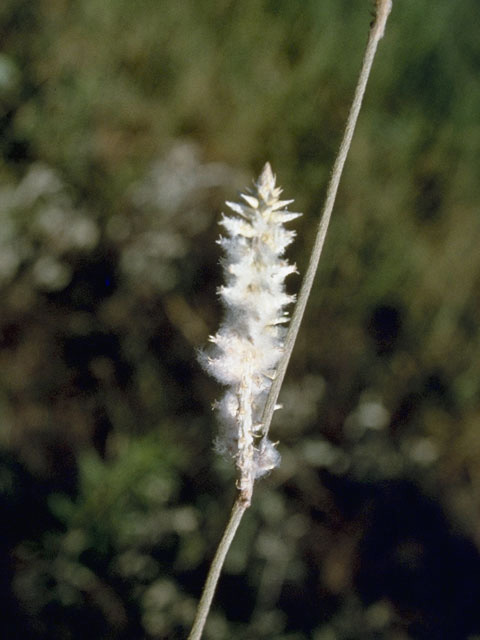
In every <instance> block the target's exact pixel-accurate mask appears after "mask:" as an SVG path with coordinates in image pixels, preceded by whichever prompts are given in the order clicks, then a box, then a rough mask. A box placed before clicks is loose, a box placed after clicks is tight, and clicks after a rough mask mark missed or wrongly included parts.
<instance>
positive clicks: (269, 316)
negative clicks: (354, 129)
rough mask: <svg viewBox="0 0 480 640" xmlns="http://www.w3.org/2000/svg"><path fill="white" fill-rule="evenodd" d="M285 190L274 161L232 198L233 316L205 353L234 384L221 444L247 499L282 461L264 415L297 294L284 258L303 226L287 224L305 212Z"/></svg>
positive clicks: (222, 415)
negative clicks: (289, 285)
mask: <svg viewBox="0 0 480 640" xmlns="http://www.w3.org/2000/svg"><path fill="white" fill-rule="evenodd" d="M281 192H282V190H281V189H280V188H279V187H276V186H275V176H274V175H273V173H272V169H271V167H270V164H268V163H267V164H266V165H265V167H264V169H263V171H262V173H261V175H260V177H259V178H258V181H257V182H256V183H255V185H254V188H253V189H251V190H249V192H247V193H244V194H241V198H242V199H243V202H242V203H234V202H227V206H228V207H229V208H230V209H231V210H232V211H233V213H234V215H229V216H226V215H224V216H223V218H222V220H221V222H220V224H221V225H222V227H223V228H224V229H225V231H226V234H227V235H226V236H221V237H220V239H219V240H218V243H219V244H220V246H221V247H222V249H223V251H224V254H225V256H224V258H223V260H222V264H223V270H224V275H225V285H223V286H221V287H220V288H219V290H218V293H219V295H220V298H221V299H222V302H223V305H224V307H225V317H224V320H223V323H222V325H221V326H220V329H219V330H218V331H217V333H216V334H215V335H214V336H210V342H211V343H213V348H211V349H210V350H208V351H206V352H202V353H201V355H200V361H201V362H202V364H203V366H204V367H205V369H206V370H207V371H208V372H209V373H210V374H212V375H213V376H214V377H215V378H216V379H217V380H218V381H219V382H220V383H222V384H224V385H226V386H227V390H226V392H225V394H224V396H223V398H222V399H221V400H220V401H218V402H216V403H215V408H216V409H217V412H218V416H219V420H220V434H219V436H218V437H217V439H216V443H215V444H216V449H217V450H218V451H219V452H220V453H222V454H226V455H230V456H231V457H232V458H233V459H234V460H235V463H236V466H237V469H238V474H239V477H238V481H237V486H238V489H239V491H240V494H241V495H242V497H243V499H244V501H245V502H246V503H249V502H250V499H251V496H252V491H253V484H254V482H255V479H256V478H259V477H260V476H262V475H264V474H265V473H266V472H267V471H269V470H271V469H273V468H274V467H276V466H278V464H279V463H280V454H279V453H278V451H277V449H276V448H275V445H274V444H273V443H272V442H271V441H270V440H269V439H268V437H267V435H266V433H265V431H264V429H263V424H262V413H263V409H264V406H265V402H266V399H267V395H268V392H269V390H270V387H271V385H272V380H273V379H274V377H275V372H276V368H277V365H278V362H279V360H280V358H281V356H282V354H283V346H284V339H285V336H286V328H285V323H287V322H288V320H289V315H288V312H287V311H286V307H287V306H288V305H289V304H291V303H292V302H294V300H295V298H294V296H291V295H288V294H287V293H286V291H285V278H286V277H287V276H288V275H289V274H291V273H293V272H295V271H296V267H295V265H292V264H289V262H288V261H287V260H285V259H284V258H283V254H284V252H285V249H286V247H287V246H288V245H289V244H290V243H291V242H292V241H293V238H294V236H295V232H294V231H291V230H288V229H286V228H285V226H284V225H285V223H287V222H290V221H291V220H294V219H295V218H297V217H298V216H300V215H301V214H299V213H293V212H290V211H288V210H287V209H286V207H287V206H288V205H289V204H291V203H292V202H293V200H280V194H281Z"/></svg>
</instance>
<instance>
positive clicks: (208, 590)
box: [188, 495, 248, 640]
mask: <svg viewBox="0 0 480 640" xmlns="http://www.w3.org/2000/svg"><path fill="white" fill-rule="evenodd" d="M247 508H248V502H245V500H243V499H242V496H241V495H239V496H238V497H237V499H236V500H235V503H234V505H233V508H232V513H231V514H230V519H229V521H228V524H227V526H226V528H225V531H224V534H223V537H222V539H221V540H220V544H219V545H218V549H217V551H216V553H215V556H214V558H213V560H212V564H211V566H210V570H209V572H208V576H207V580H206V582H205V586H204V587H203V592H202V597H201V598H200V602H199V603H198V607H197V612H196V614H195V620H194V621H193V626H192V630H191V631H190V635H189V636H188V640H200V638H201V637H202V632H203V627H204V626H205V622H206V620H207V616H208V612H209V611H210V606H211V604H212V599H213V596H214V594H215V589H216V587H217V583H218V579H219V578H220V574H221V572H222V568H223V563H224V562H225V557H226V555H227V553H228V550H229V549H230V545H231V544H232V541H233V539H234V537H235V534H236V532H237V529H238V525H239V524H240V521H241V519H242V517H243V514H244V513H245V511H246V510H247Z"/></svg>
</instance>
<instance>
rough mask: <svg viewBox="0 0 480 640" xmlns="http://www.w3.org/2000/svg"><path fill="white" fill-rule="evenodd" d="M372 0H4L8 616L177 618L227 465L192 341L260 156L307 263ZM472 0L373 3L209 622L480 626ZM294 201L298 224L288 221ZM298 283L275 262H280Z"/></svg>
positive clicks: (365, 628)
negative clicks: (387, 14) (321, 224)
mask: <svg viewBox="0 0 480 640" xmlns="http://www.w3.org/2000/svg"><path fill="white" fill-rule="evenodd" d="M370 8H371V7H370V3H369V2H367V0H365V1H364V0H348V1H347V0H244V1H243V2H235V1H233V0H215V1H214V0H179V1H177V2H168V0H164V1H162V2H158V1H156V0H140V1H139V2H136V3H132V2H126V1H125V0H112V1H111V2H108V3H106V2H100V1H99V0H82V1H81V2H72V1H70V0H35V1H31V0H4V2H3V3H2V4H1V7H0V42H1V43H2V45H1V51H0V132H1V135H0V290H1V303H0V304H1V313H0V346H1V351H0V417H1V431H0V434H1V435H0V445H1V452H0V453H1V455H0V504H1V505H2V512H3V513H4V514H5V517H4V523H5V524H4V527H3V529H4V533H3V535H2V538H1V549H0V568H1V569H2V571H1V578H0V589H1V595H2V604H3V609H4V610H5V612H6V613H5V615H4V616H3V620H2V621H1V622H0V630H1V632H2V635H3V636H5V637H8V638H13V637H22V638H26V639H28V638H32V639H37V638H38V639H45V640H46V639H47V638H48V639H49V640H52V639H53V640H54V639H56V638H58V639H60V638H62V640H63V639H67V640H68V639H72V640H75V639H77V638H78V639H80V638H84V637H85V636H86V635H89V636H91V637H95V638H116V639H122V638H125V639H126V638H128V639H129V640H133V639H134V638H138V639H140V638H142V639H143V638H151V639H157V640H159V639H164V638H184V637H186V635H187V632H188V628H189V624H190V622H191V619H192V617H193V611H194V607H195V602H196V600H197V598H198V595H199V593H200V590H201V586H202V583H203V579H204V577H205V573H206V571H207V568H208V562H209V560H210V559H211V557H212V554H213V552H214V549H215V545H216V543H217V541H218V539H219V537H220V534H221V530H222V526H223V524H224V522H225V520H226V517H227V512H228V509H229V507H230V503H231V500H232V498H233V493H234V482H233V478H234V475H233V470H232V469H231V467H230V465H228V464H227V463H226V462H224V461H222V460H218V459H217V458H216V457H215V455H214V454H213V453H212V451H211V441H212V437H213V434H214V432H215V424H214V421H213V416H212V413H211V411H210V404H211V401H212V400H213V399H214V398H215V396H216V394H218V389H216V388H215V386H214V383H213V382H212V381H211V380H208V379H207V378H206V376H205V375H204V374H203V373H202V372H201V371H200V369H199V367H198V366H197V365H196V363H195V349H196V348H198V347H199V346H201V345H202V343H204V342H205V341H206V339H207V336H208V334H209V333H211V332H214V330H215V328H216V326H217V324H218V322H219V314H220V313H221V310H220V308H219V305H218V302H217V300H216V296H215V288H216V286H218V285H219V277H220V270H219V268H218V265H217V262H218V259H219V250H218V247H217V245H215V238H216V236H217V234H218V228H217V224H216V222H217V220H218V217H219V214H220V211H221V209H222V207H223V201H224V200H225V199H227V198H228V199H232V198H233V197H234V194H235V191H236V190H237V189H239V188H242V187H244V186H245V185H246V184H248V182H249V180H250V179H251V178H253V177H254V176H256V175H257V174H258V172H259V170H260V168H261V166H262V165H263V163H264V162H265V161H266V160H269V161H270V162H271V163H272V166H273V167H274V170H275V171H276V172H277V174H278V180H279V183H280V184H281V185H282V186H283V187H284V189H285V196H286V197H287V198H290V197H292V198H295V199H296V201H295V208H296V210H298V211H303V212H304V216H303V218H301V219H300V221H299V224H298V225H297V231H298V239H297V242H296V244H295V245H294V246H293V247H292V250H291V257H292V259H295V260H296V261H297V264H298V267H299V270H300V272H304V270H305V265H306V262H307V255H308V250H309V248H310V245H311V240H312V235H313V231H312V230H313V228H314V226H315V225H316V223H317V217H318V212H319V210H320V206H321V202H322V197H323V194H324V191H325V186H326V182H327V180H328V175H329V171H330V168H331V165H332V161H333V157H334V154H335V151H336V148H337V146H338V144H339V140H340V136H341V131H342V126H343V123H344V121H345V117H346V114H347V111H348V108H349V103H350V99H351V95H352V92H353V86H354V83H355V79H356V74H357V72H358V69H359V66H360V56H361V54H362V52H363V47H364V44H365V42H366V36H367V29H368V23H369V20H370V17H369V10H370ZM477 32H478V6H477V2H476V0H464V2H463V3H461V6H460V4H459V3H454V2H450V0H438V1H437V2H436V3H435V6H434V8H432V6H431V5H430V4H429V3H427V2H426V1H425V0H403V1H402V2H399V1H398V2H394V8H393V12H392V15H391V18H390V24H389V25H388V29H387V34H386V36H385V39H384V40H383V41H382V42H381V45H380V51H379V55H378V58H377V60H376V61H375V65H374V70H373V76H372V80H371V84H370V86H369V88H368V91H367V96H366V100H365V104H364V110H363V112H362V115H361V117H360V122H359V127H358V129H357V132H356V134H355V139H354V144H353V148H352V152H351V155H350V157H349V160H348V163H347V167H346V172H345V176H344V179H343V182H342V185H341V188H340V192H339V197H338V201H337V205H336V210H335V212H334V217H333V221H332V226H331V230H330V232H329V234H330V235H329V238H328V240H327V246H326V250H325V254H324V257H323V259H322V263H321V268H320V272H319V276H318V280H317V284H316V288H315V291H314V294H313V297H312V299H311V302H310V306H309V308H308V311H307V317H306V319H305V322H304V326H303V328H302V332H301V335H300V339H299V342H298V345H297V348H296V351H295V353H294V358H293V361H292V365H291V369H290V371H289V374H288V377H287V380H286V384H285V388H284V390H283V393H282V402H283V404H284V410H283V411H281V412H279V413H278V415H277V416H276V422H275V424H274V427H273V429H274V437H275V436H276V437H278V439H279V440H280V441H281V445H280V450H281V453H282V456H283V464H282V467H281V468H280V469H279V470H278V471H276V472H275V473H274V474H272V475H271V476H270V477H269V478H268V479H266V480H264V481H262V482H260V483H259V485H258V488H257V491H256V496H255V501H254V505H253V507H252V509H251V510H250V512H249V513H248V514H247V517H246V519H245V522H244V523H242V527H241V529H240V531H239V536H238V539H237V540H236V541H235V544H234V547H233V548H232V550H231V554H230V555H229V558H228V561H227V565H226V569H225V575H224V577H223V579H222V582H221V585H220V588H219V591H218V593H217V596H216V601H215V606H214V610H213V612H212V616H211V618H210V620H209V623H208V626H207V629H206V634H205V637H206V639H210V640H215V639H218V640H220V639H221V638H232V639H233V640H234V639H235V638H242V639H245V638H248V639H250V640H257V639H259V638H271V639H272V640H273V639H275V640H305V639H307V638H313V639H314V640H350V639H351V640H359V639H360V640H362V639H365V640H375V639H377V638H387V639H388V640H408V639H409V638H412V639H417V638H418V639H420V640H423V639H427V638H428V639H429V640H432V639H437V638H438V639H442V638H445V639H448V640H457V639H458V640H467V639H469V640H474V638H475V637H478V636H479V635H480V616H479V614H478V612H477V609H478V607H477V603H478V601H479V597H480V585H479V583H478V578H477V576H478V571H479V568H480V567H479V564H480V559H479V554H478V546H479V545H480V540H479V536H478V530H479V528H478V509H479V506H480V502H479V495H478V490H477V489H478V485H479V482H480V435H479V430H478V428H479V419H480V410H479V395H480V386H479V385H480V339H479V337H480V333H479V330H478V318H479V309H478V299H479V288H480V252H479V251H478V248H477V245H478V238H479V236H480V217H479V215H478V207H479V204H478V203H479V200H480V185H479V181H478V166H479V160H480V125H479V123H478V113H479V112H480V85H479V83H478V81H477V77H478V72H479V68H480V45H479V40H478V35H477ZM312 225H313V226H312ZM290 284H291V289H292V291H294V290H295V289H296V288H297V287H298V279H297V280H296V281H295V278H294V277H292V281H291V283H290Z"/></svg>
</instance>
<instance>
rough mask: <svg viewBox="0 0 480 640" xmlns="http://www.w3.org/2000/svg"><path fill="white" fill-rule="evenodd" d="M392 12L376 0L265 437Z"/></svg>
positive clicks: (386, 0)
mask: <svg viewBox="0 0 480 640" xmlns="http://www.w3.org/2000/svg"><path fill="white" fill-rule="evenodd" d="M391 8H392V2H391V0H377V2H376V16H375V19H374V21H373V23H372V25H371V27H370V34H369V38H368V43H367V48H366V49H365V54H364V57H363V62H362V68H361V70H360V75H359V77H358V81H357V86H356V88H355V94H354V97H353V101H352V106H351V107H350V112H349V114H348V119H347V124H346V125H345V131H344V134H343V139H342V142H341V144H340V149H339V151H338V155H337V157H336V159H335V163H334V165H333V169H332V174H331V176H330V182H329V184H328V188H327V195H326V197H325V203H324V205H323V211H322V215H321V218H320V223H319V226H318V230H317V235H316V237H315V243H314V245H313V249H312V253H311V255H310V261H309V264H308V268H307V272H306V274H305V277H304V279H303V282H302V286H301V288H300V293H299V294H298V301H297V304H296V305H295V309H294V312H293V315H292V319H291V321H290V326H289V329H288V332H287V336H286V338H285V345H284V354H283V357H282V359H281V361H280V363H279V365H278V368H277V371H276V375H275V379H274V381H273V383H272V386H271V387H270V391H269V394H268V398H267V401H266V403H265V408H264V410H263V415H262V424H263V433H264V434H265V436H267V434H268V431H269V428H270V424H271V422H272V418H273V412H274V411H275V406H276V404H277V400H278V395H279V393H280V389H281V386H282V383H283V379H284V377H285V372H286V370H287V367H288V363H289V360H290V356H291V355H292V351H293V347H294V344H295V340H296V339H297V335H298V331H299V329H300V324H301V322H302V319H303V315H304V312H305V307H306V306H307V302H308V298H309V297H310V292H311V290H312V285H313V281H314V278H315V274H316V272H317V269H318V263H319V261H320V256H321V255H322V250H323V246H324V244H325V237H326V235H327V230H328V225H329V223H330V218H331V215H332V210H333V205H334V204H335V198H336V196H337V191H338V185H339V184H340V178H341V177H342V173H343V167H344V165H345V160H346V159H347V155H348V152H349V150H350V145H351V143H352V138H353V133H354V131H355V126H356V124H357V119H358V114H359V113H360V108H361V106H362V101H363V96H364V95H365V89H366V86H367V82H368V78H369V76H370V71H371V68H372V63H373V59H374V57H375V53H376V51H377V45H378V42H379V40H380V39H381V38H382V37H383V33H384V30H385V24H386V22H387V18H388V16H389V14H390V11H391Z"/></svg>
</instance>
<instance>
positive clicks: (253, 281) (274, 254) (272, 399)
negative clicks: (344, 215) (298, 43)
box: [189, 0, 392, 640]
mask: <svg viewBox="0 0 480 640" xmlns="http://www.w3.org/2000/svg"><path fill="white" fill-rule="evenodd" d="M391 8H392V0H375V17H374V19H373V21H372V23H371V25H370V33H369V38H368V43H367V47H366V50H365V54H364V57H363V63H362V67H361V70H360V74H359V77H358V81H357V86H356V89H355V93H354V96H353V101H352V106H351V107H350V112H349V114H348V118H347V123H346V125H345V131H344V134H343V138H342V141H341V144H340V149H339V151H338V154H337V157H336V158H335V162H334V165H333V169H332V173H331V176H330V181H329V183H328V187H327V193H326V196H325V203H324V205H323V208H322V213H321V216H320V222H319V224H318V229H317V232H316V235H315V241H314V244H313V248H312V251H311V254H310V259H309V263H308V268H307V271H306V273H305V277H304V279H303V281H302V286H301V288H300V292H299V294H298V300H297V303H296V305H295V308H294V311H293V314H292V318H291V321H290V323H289V327H288V331H287V332H286V333H285V326H284V323H285V322H286V321H287V320H288V314H287V312H286V307H287V306H288V305H289V304H290V303H291V302H293V297H292V296H289V295H288V294H287V293H286V292H285V288H284V280H285V278H286V276H287V275H288V274H289V273H292V271H295V267H294V266H293V265H290V264H289V263H288V262H286V261H285V260H284V259H283V258H282V255H283V252H284V250H285V248H286V247H287V246H288V245H289V244H290V243H291V241H292V240H293V237H294V232H293V231H291V230H287V229H286V228H285V227H284V226H283V225H284V223H285V222H288V221H290V220H292V219H293V218H295V217H297V216H298V215H299V214H295V213H290V212H289V211H288V210H287V209H286V208H285V207H287V206H288V204H290V202H291V201H289V200H286V201H281V200H279V197H280V193H281V192H280V190H279V189H278V188H277V187H276V186H275V178H274V176H273V173H272V170H271V168H270V165H269V164H268V163H267V164H266V165H265V168H264V170H263V172H262V174H261V175H260V178H259V179H258V181H257V182H256V184H255V188H254V189H253V191H251V192H249V193H247V194H243V195H242V198H243V201H244V202H243V203H242V204H235V203H227V204H228V205H229V207H230V208H231V209H232V211H233V212H234V213H235V214H237V215H236V216H230V217H228V216H224V218H223V219H222V222H221V224H222V225H223V227H224V228H225V229H226V231H227V237H225V238H220V240H219V242H220V244H221V245H222V248H223V249H224V252H225V258H224V262H223V267H224V272H225V277H226V284H225V286H223V287H221V288H220V290H219V293H220V296H221V298H222V301H223V304H224V306H225V318H224V321H223V323H222V325H221V327H220V329H219V331H218V332H217V333H216V334H215V336H213V337H212V338H211V341H212V342H213V345H214V346H213V349H212V352H211V353H210V352H206V353H204V354H203V355H202V356H201V360H202V362H203V364H204V366H205V368H206V369H207V370H208V371H209V372H210V373H212V375H214V376H215V377H216V378H217V380H219V381H220V382H221V383H222V384H224V385H226V386H227V391H226V393H225V395H224V397H223V399H222V400H220V402H218V404H217V409H218V413H219V417H220V421H221V432H220V436H219V437H218V440H217V449H219V450H220V451H221V452H224V453H228V454H230V455H231V456H232V457H233V458H234V459H235V463H236V466H237V469H238V480H237V488H238V496H237V499H236V500H235V503H234V505H233V509H232V513H231V515H230V519H229V521H228V523H227V526H226V528H225V531H224V534H223V537H222V539H221V541H220V544H219V545H218V548H217V551H216V553H215V556H214V558H213V560H212V564H211V566H210V570H209V573H208V576H207V580H206V582H205V586H204V588H203V592H202V596H201V598H200V601H199V603H198V607H197V612H196V614H195V619H194V622H193V626H192V630H191V632H190V635H189V640H199V639H200V638H201V636H202V633H203V628H204V626H205V622H206V620H207V616H208V612H209V610H210V606H211V604H212V600H213V595H214V593H215V589H216V586H217V583H218V579H219V577H220V574H221V571H222V567H223V563H224V561H225V557H226V555H227V553H228V550H229V548H230V545H231V544H232V541H233V539H234V537H235V534H236V532H237V529H238V526H239V524H240V522H241V520H242V517H243V514H244V513H245V511H246V509H247V508H248V507H249V505H250V502H251V498H252V492H253V486H254V483H255V480H256V478H258V477H260V476H261V475H263V474H264V473H265V471H268V470H269V469H272V468H274V467H275V466H277V465H278V463H279V461H280V457H279V454H278V452H277V451H276V448H275V446H274V445H273V444H272V442H271V441H270V440H269V439H268V432H269V428H270V423H271V421H272V417H273V412H274V411H275V409H276V407H277V399H278V395H279V393H280V388H281V386H282V382H283V378H284V376H285V372H286V370H287V366H288V362H289V360H290V355H291V353H292V350H293V346H294V344H295V340H296V337H297V334H298V330H299V328H300V324H301V322H302V318H303V314H304V312H305V307H306V305H307V301H308V298H309V296H310V292H311V289H312V285H313V281H314V278H315V274H316V271H317V267H318V263H319V260H320V256H321V254H322V250H323V246H324V243H325V237H326V234H327V230H328V225H329V223H330V217H331V214H332V210H333V205H334V203H335V198H336V195H337V191H338V186H339V184H340V178H341V176H342V173H343V168H344V165H345V161H346V159H347V155H348V151H349V149H350V145H351V142H352V138H353V133H354V131H355V126H356V123H357V120H358V115H359V113H360V109H361V106H362V101H363V96H364V95H365V89H366V86H367V82H368V78H369V76H370V71H371V68H372V64H373V59H374V57H375V53H376V51H377V46H378V43H379V41H380V40H381V38H382V37H383V35H384V31H385V25H386V22H387V19H388V16H389V14H390V11H391Z"/></svg>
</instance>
